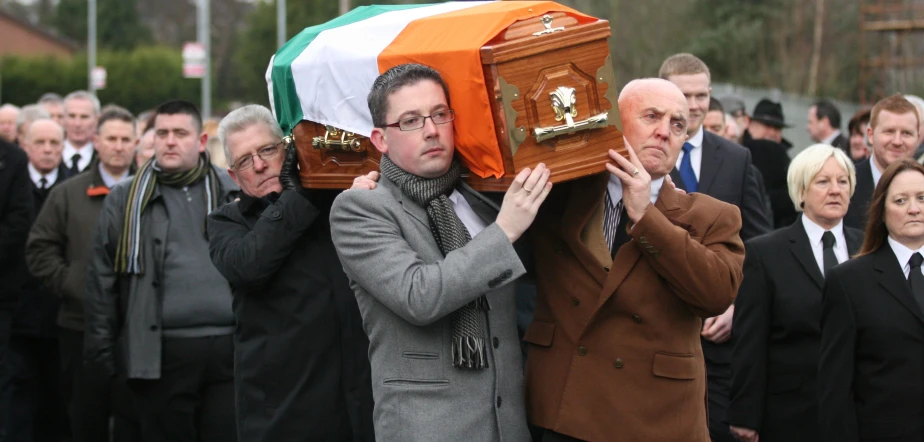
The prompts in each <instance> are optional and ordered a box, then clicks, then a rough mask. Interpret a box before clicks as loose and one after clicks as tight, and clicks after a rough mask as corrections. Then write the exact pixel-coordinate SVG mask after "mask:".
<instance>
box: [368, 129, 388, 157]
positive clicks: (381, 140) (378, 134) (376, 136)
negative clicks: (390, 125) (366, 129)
mask: <svg viewBox="0 0 924 442" xmlns="http://www.w3.org/2000/svg"><path fill="white" fill-rule="evenodd" d="M369 141H372V145H373V146H375V148H376V150H378V151H379V152H381V153H383V154H388V141H387V140H386V139H385V129H382V128H380V127H376V128H373V129H372V133H371V134H369Z"/></svg>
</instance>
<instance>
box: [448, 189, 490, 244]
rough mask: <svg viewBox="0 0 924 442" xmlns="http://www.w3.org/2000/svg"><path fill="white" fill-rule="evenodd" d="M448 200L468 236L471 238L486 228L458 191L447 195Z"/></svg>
mask: <svg viewBox="0 0 924 442" xmlns="http://www.w3.org/2000/svg"><path fill="white" fill-rule="evenodd" d="M449 200H450V201H452V209H453V210H455V211H456V216H458V217H459V219H460V220H462V224H464V225H465V228H466V229H467V230H468V234H469V235H470V236H471V237H472V238H474V237H475V236H476V235H478V234H479V233H481V231H482V230H484V228H485V227H487V226H488V225H487V224H485V223H484V220H482V219H481V217H480V216H478V214H477V213H475V210H474V209H472V206H471V205H469V204H468V201H466V199H465V197H464V196H462V194H461V193H459V191H458V190H453V191H452V193H451V194H450V195H449Z"/></svg>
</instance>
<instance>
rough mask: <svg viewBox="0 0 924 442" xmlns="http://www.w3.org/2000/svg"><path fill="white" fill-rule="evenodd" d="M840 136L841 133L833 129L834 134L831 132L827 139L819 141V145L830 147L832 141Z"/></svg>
mask: <svg viewBox="0 0 924 442" xmlns="http://www.w3.org/2000/svg"><path fill="white" fill-rule="evenodd" d="M840 134H841V131H839V130H837V129H834V132H831V135H828V138H825V139H823V140H821V144H828V145H832V144H831V143H833V142H834V139H835V138H837V137H838V135H840Z"/></svg>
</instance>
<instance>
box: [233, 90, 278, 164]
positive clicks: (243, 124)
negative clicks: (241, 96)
mask: <svg viewBox="0 0 924 442" xmlns="http://www.w3.org/2000/svg"><path fill="white" fill-rule="evenodd" d="M255 124H263V125H265V126H266V127H267V128H268V129H269V130H270V133H272V134H273V136H275V137H278V138H279V139H280V140H281V139H282V137H283V134H282V128H280V127H279V123H277V122H276V118H275V117H273V113H272V112H271V111H270V110H269V109H267V108H266V107H265V106H260V105H259V104H248V105H247V106H244V107H241V108H238V109H235V110H233V111H231V113H229V114H228V115H227V116H225V117H224V118H222V119H221V122H220V123H218V140H219V141H221V147H222V149H224V151H225V158H227V160H228V164H231V152H230V151H229V150H228V137H229V136H231V135H233V134H235V133H237V132H240V131H242V130H244V129H247V128H248V127H250V126H253V125H255Z"/></svg>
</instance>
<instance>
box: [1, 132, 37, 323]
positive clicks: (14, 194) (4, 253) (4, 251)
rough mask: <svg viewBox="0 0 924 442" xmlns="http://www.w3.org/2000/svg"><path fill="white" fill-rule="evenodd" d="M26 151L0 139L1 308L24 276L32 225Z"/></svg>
mask: <svg viewBox="0 0 924 442" xmlns="http://www.w3.org/2000/svg"><path fill="white" fill-rule="evenodd" d="M28 164H29V160H28V158H27V157H26V153H25V152H23V151H22V150H21V149H20V148H18V147H16V146H15V145H13V144H10V143H7V142H6V141H3V140H0V308H6V309H8V308H12V306H13V305H15V304H16V302H17V301H18V300H19V296H20V292H21V290H22V284H23V282H24V278H25V268H26V267H25V265H26V262H25V246H26V237H27V236H28V235H29V227H30V226H31V225H32V217H33V207H32V206H33V203H32V194H31V191H32V184H31V181H30V180H29V170H28V168H27V165H28Z"/></svg>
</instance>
